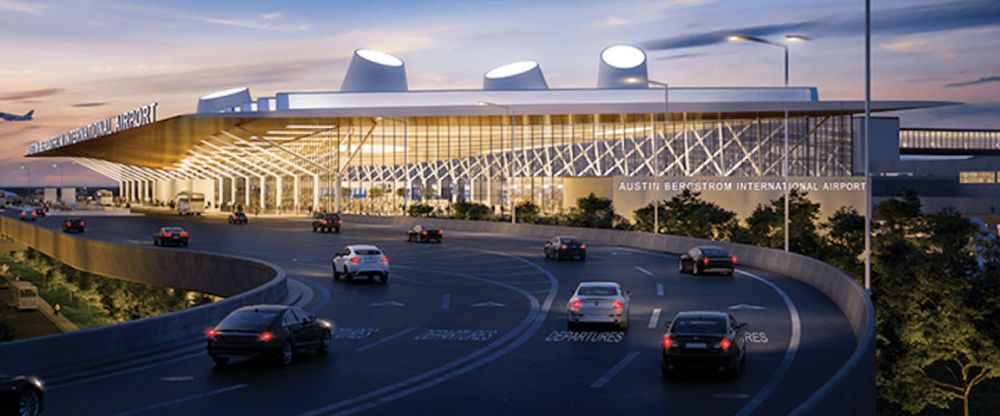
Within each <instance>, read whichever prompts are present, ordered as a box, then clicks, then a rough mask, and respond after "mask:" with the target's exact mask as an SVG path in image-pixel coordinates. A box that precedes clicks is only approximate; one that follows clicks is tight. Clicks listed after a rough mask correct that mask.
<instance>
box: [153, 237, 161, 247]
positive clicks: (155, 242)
mask: <svg viewBox="0 0 1000 416" xmlns="http://www.w3.org/2000/svg"><path fill="white" fill-rule="evenodd" d="M153 245H154V246H158V245H160V240H157V239H156V238H153Z"/></svg>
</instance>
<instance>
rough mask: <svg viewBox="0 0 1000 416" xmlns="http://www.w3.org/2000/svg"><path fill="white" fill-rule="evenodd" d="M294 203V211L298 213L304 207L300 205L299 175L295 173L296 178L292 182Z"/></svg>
mask: <svg viewBox="0 0 1000 416" xmlns="http://www.w3.org/2000/svg"><path fill="white" fill-rule="evenodd" d="M292 205H293V206H294V207H293V211H295V212H296V213H297V212H299V211H300V210H302V207H300V206H299V175H295V180H294V182H293V183H292Z"/></svg>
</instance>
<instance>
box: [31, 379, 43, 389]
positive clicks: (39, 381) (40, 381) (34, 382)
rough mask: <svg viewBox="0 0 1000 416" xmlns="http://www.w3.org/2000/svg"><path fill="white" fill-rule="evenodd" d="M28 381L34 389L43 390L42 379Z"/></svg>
mask: <svg viewBox="0 0 1000 416" xmlns="http://www.w3.org/2000/svg"><path fill="white" fill-rule="evenodd" d="M28 381H30V382H31V384H34V385H35V387H38V389H39V390H45V383H43V382H42V379H40V378H38V377H28Z"/></svg>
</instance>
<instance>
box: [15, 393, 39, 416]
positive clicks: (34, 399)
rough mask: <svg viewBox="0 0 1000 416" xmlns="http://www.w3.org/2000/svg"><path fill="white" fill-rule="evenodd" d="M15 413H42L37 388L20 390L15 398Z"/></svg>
mask: <svg viewBox="0 0 1000 416" xmlns="http://www.w3.org/2000/svg"><path fill="white" fill-rule="evenodd" d="M17 412H18V413H17V414H18V415H19V416H38V415H40V414H42V397H41V396H40V395H39V394H38V390H35V389H32V388H28V389H24V391H22V392H21V396H20V397H18V399H17Z"/></svg>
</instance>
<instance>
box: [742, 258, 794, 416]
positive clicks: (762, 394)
mask: <svg viewBox="0 0 1000 416" xmlns="http://www.w3.org/2000/svg"><path fill="white" fill-rule="evenodd" d="M736 273H739V274H742V275H744V276H747V277H750V278H752V279H756V280H757V281H759V282H761V283H763V284H765V285H767V286H770V287H771V289H774V291H775V292H778V295H779V296H781V300H782V301H784V302H785V307H786V308H788V316H789V318H790V319H791V321H792V336H791V337H790V338H789V339H788V348H787V349H786V350H785V357H784V358H783V359H782V360H781V364H780V365H779V366H778V369H777V370H775V372H774V375H772V376H771V379H770V380H768V382H767V384H765V385H764V387H762V388H761V389H760V391H758V392H757V395H756V396H754V398H753V400H750V402H749V403H747V404H746V406H743V408H742V409H740V411H739V413H737V414H736V416H747V415H749V414H751V413H753V411H754V410H757V408H758V407H760V405H761V404H762V403H764V400H766V399H767V396H769V395H770V394H771V392H773V391H774V389H775V388H776V387H778V384H780V383H781V379H783V378H784V377H785V373H787V372H788V369H789V368H791V367H792V362H793V361H795V354H796V353H797V352H798V351H799V341H800V340H801V337H802V321H801V319H799V310H798V309H797V308H796V307H795V303H794V302H792V298H791V297H790V296H788V294H787V293H785V291H784V290H781V288H780V287H778V285H775V284H774V283H771V282H770V281H768V280H766V279H764V278H763V277H760V276H757V275H755V274H753V273H750V272H746V271H743V270H736Z"/></svg>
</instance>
